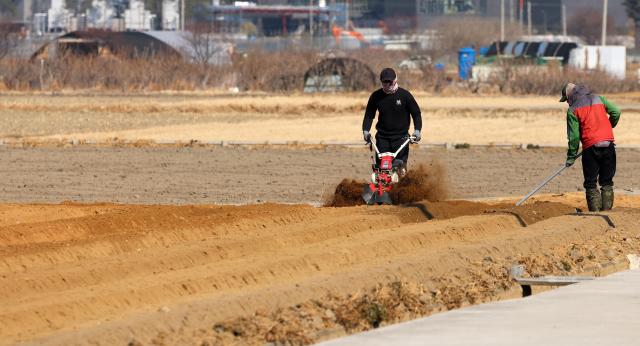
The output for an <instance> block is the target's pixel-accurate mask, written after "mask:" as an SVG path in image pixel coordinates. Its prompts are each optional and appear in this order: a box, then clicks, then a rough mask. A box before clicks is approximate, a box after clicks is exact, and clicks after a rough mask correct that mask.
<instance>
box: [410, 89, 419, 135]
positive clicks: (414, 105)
mask: <svg viewBox="0 0 640 346" xmlns="http://www.w3.org/2000/svg"><path fill="white" fill-rule="evenodd" d="M407 94H409V100H408V102H407V106H408V107H409V114H411V118H412V119H413V129H414V130H417V131H422V113H421V112H420V106H418V102H416V99H415V98H413V95H411V93H410V92H408V91H407Z"/></svg>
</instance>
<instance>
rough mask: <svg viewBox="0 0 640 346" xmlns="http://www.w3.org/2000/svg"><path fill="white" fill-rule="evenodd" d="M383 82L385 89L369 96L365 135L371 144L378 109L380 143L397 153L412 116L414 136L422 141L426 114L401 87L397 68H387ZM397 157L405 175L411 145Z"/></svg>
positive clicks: (383, 150) (382, 75)
mask: <svg viewBox="0 0 640 346" xmlns="http://www.w3.org/2000/svg"><path fill="white" fill-rule="evenodd" d="M380 82H381V83H382V88H380V89H378V90H376V91H374V92H373V93H372V94H371V96H370V97H369V102H368V103H367V109H366V111H365V113H364V120H363V121H362V134H363V136H364V140H365V141H366V142H367V143H368V142H370V141H371V134H370V133H369V131H370V130H371V125H372V124H373V119H374V118H375V117H376V111H377V112H379V116H378V122H377V124H376V146H377V147H378V150H380V152H381V153H382V152H395V151H396V150H398V148H399V147H400V146H401V145H402V143H403V142H404V141H405V140H406V137H407V135H408V134H409V125H410V123H411V119H410V116H411V118H413V129H414V131H413V135H414V136H415V137H416V141H420V139H421V137H422V136H421V132H420V131H421V130H422V116H421V113H420V107H419V106H418V103H417V102H416V100H415V99H414V98H413V95H411V93H410V92H409V91H407V90H405V89H403V88H399V87H398V78H397V76H396V72H395V71H394V70H393V69H391V68H385V69H383V70H382V72H380ZM396 158H397V159H400V160H402V162H403V167H402V168H401V169H400V172H399V173H400V175H401V176H402V175H404V174H405V173H406V167H407V161H408V159H409V146H408V145H407V146H405V147H404V149H402V151H401V152H400V153H398V156H397V157H396Z"/></svg>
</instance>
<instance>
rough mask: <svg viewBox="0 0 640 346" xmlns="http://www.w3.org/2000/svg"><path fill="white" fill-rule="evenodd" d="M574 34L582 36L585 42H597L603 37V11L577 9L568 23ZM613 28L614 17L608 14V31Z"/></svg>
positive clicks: (570, 30)
mask: <svg viewBox="0 0 640 346" xmlns="http://www.w3.org/2000/svg"><path fill="white" fill-rule="evenodd" d="M567 27H568V29H569V32H570V33H571V34H572V35H577V36H580V37H582V38H583V39H584V40H585V42H587V43H589V44H595V43H596V42H599V41H600V39H601V38H602V11H601V10H597V9H593V8H585V9H582V10H579V11H577V12H576V13H575V14H574V15H573V16H571V18H569V21H568V23H567ZM611 30H613V18H612V17H611V16H607V31H608V32H611Z"/></svg>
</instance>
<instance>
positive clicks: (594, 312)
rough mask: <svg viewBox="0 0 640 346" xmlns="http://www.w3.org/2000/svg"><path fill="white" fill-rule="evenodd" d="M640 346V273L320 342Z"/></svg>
mask: <svg viewBox="0 0 640 346" xmlns="http://www.w3.org/2000/svg"><path fill="white" fill-rule="evenodd" d="M319 345H323V346H342V345H344V346H347V345H349V346H353V345H367V346H370V345H398V346H400V345H402V346H406V345H438V346H441V345H491V346H495V345H509V346H512V345H518V346H526V345H531V346H534V345H535V346H539V345H563V346H564V345H581V346H582V345H617V346H623V345H629V346H632V345H633V346H638V345H640V270H629V271H625V272H620V273H616V274H613V275H610V276H607V277H604V278H599V279H596V280H594V281H589V282H585V283H579V284H574V285H571V286H566V287H562V288H558V289H556V290H552V291H548V292H544V293H541V294H538V295H534V296H531V297H528V298H523V299H514V300H508V301H502V302H496V303H489V304H483V305H477V306H473V307H469V308H465V309H460V310H455V311H450V312H446V313H441V314H436V315H433V316H431V317H426V318H422V319H419V320H414V321H410V322H406V323H401V324H397V325H393V326H389V327H385V328H381V329H377V330H374V331H370V332H366V333H361V334H356V335H352V336H349V337H345V338H341V339H336V340H331V341H328V342H324V343H321V344H319Z"/></svg>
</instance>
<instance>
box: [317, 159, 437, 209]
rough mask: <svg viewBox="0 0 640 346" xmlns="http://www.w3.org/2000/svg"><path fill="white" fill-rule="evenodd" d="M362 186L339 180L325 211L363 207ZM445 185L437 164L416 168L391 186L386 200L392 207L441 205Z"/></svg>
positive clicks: (422, 165)
mask: <svg viewBox="0 0 640 346" xmlns="http://www.w3.org/2000/svg"><path fill="white" fill-rule="evenodd" d="M365 184H366V182H364V181H362V180H354V179H351V180H349V179H343V180H342V181H341V182H340V184H338V186H336V189H335V192H334V194H333V195H332V196H330V197H329V198H328V199H327V200H326V201H325V203H324V205H325V206H326V207H352V206H356V205H362V204H364V200H363V199H362V190H363V188H364V185H365ZM447 191H448V188H447V182H446V174H445V170H444V167H443V166H442V165H441V164H440V163H439V162H437V161H434V162H431V163H429V164H428V165H427V164H420V165H418V167H417V168H416V169H410V170H409V171H408V172H407V175H405V176H404V177H403V178H402V179H400V181H399V182H398V183H397V184H395V185H393V187H392V188H391V191H390V192H389V196H390V197H391V200H392V201H393V204H396V205H398V204H407V203H412V202H418V201H424V200H427V201H441V200H444V199H446V198H447V193H448V192H447Z"/></svg>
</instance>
